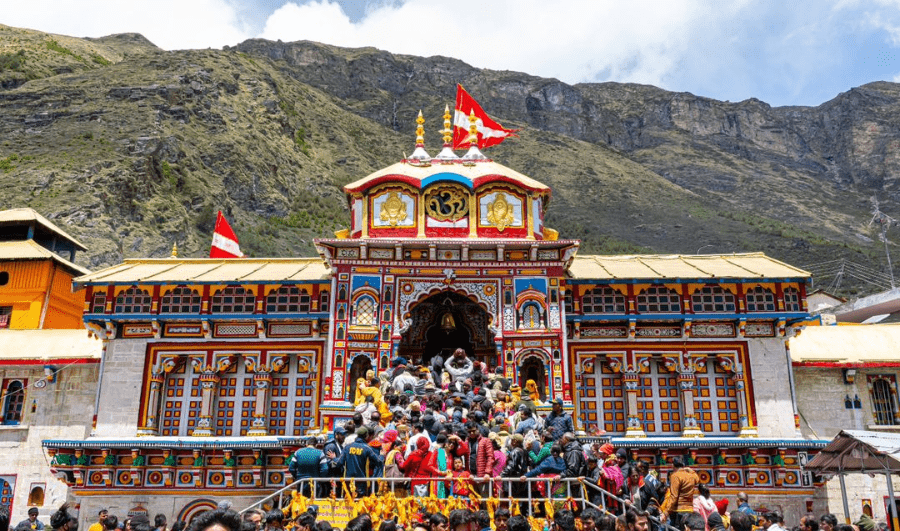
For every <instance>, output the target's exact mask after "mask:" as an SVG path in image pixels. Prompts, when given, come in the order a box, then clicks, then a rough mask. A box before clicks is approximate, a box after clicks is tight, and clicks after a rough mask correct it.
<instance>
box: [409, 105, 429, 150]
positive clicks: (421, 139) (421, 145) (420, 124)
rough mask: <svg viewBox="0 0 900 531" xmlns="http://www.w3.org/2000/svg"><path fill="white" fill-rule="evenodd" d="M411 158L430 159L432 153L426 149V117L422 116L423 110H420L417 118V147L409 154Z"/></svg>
mask: <svg viewBox="0 0 900 531" xmlns="http://www.w3.org/2000/svg"><path fill="white" fill-rule="evenodd" d="M409 160H417V161H422V162H424V161H429V160H431V155H429V154H428V153H427V152H426V151H425V118H423V117H422V111H421V109H420V110H419V116H418V117H417V118H416V149H415V151H413V154H412V155H410V156H409Z"/></svg>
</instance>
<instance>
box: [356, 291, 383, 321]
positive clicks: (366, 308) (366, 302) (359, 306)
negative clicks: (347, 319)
mask: <svg viewBox="0 0 900 531" xmlns="http://www.w3.org/2000/svg"><path fill="white" fill-rule="evenodd" d="M377 312H378V308H376V305H375V299H373V298H372V297H370V296H369V295H362V296H360V297H358V298H357V299H356V303H355V304H354V305H353V319H352V321H351V323H350V324H352V325H356V326H375V319H376V318H375V316H376V314H377Z"/></svg>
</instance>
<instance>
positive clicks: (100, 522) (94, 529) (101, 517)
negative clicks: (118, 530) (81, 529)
mask: <svg viewBox="0 0 900 531" xmlns="http://www.w3.org/2000/svg"><path fill="white" fill-rule="evenodd" d="M107 516H109V511H107V510H106V508H105V507H104V508H102V509H100V512H98V513H97V522H96V523H94V524H91V527H89V528H88V531H104V530H105V529H106V517H107Z"/></svg>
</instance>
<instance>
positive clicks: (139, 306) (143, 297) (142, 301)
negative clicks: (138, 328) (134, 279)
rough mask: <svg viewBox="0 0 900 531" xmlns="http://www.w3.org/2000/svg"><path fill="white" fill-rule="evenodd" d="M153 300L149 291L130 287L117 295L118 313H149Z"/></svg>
mask: <svg viewBox="0 0 900 531" xmlns="http://www.w3.org/2000/svg"><path fill="white" fill-rule="evenodd" d="M151 300H152V297H150V294H149V293H147V291H145V290H142V289H138V288H137V287H130V288H128V289H126V290H125V291H123V292H122V293H119V295H118V297H116V313H149V312H150V302H151Z"/></svg>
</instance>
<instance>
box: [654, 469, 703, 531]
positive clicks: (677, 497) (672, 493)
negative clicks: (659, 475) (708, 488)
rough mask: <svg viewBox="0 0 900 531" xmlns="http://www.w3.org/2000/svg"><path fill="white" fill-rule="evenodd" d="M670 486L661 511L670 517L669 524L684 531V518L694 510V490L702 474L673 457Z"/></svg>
mask: <svg viewBox="0 0 900 531" xmlns="http://www.w3.org/2000/svg"><path fill="white" fill-rule="evenodd" d="M672 467H673V469H674V470H672V473H671V474H669V488H668V489H667V490H666V498H665V500H663V504H662V507H660V511H661V512H662V514H663V515H664V516H668V517H669V525H671V526H673V527H676V528H678V529H680V530H681V531H684V522H683V519H684V517H685V516H687V515H689V514H691V513H692V512H694V490H695V489H696V488H697V485H699V484H700V476H698V475H697V473H696V472H694V471H693V469H691V468H690V467H686V466H684V462H683V461H682V460H681V459H680V458H678V457H676V458H674V459H672Z"/></svg>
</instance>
